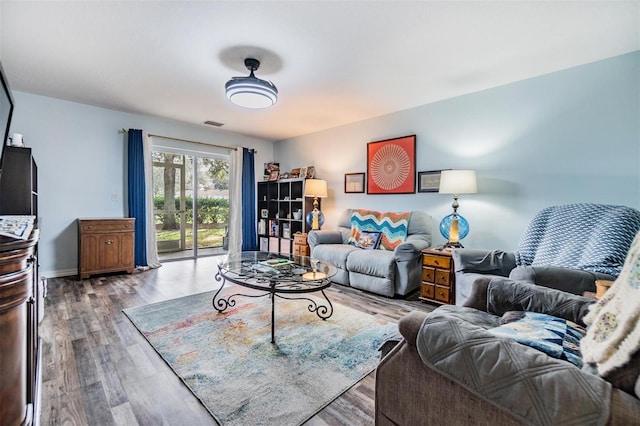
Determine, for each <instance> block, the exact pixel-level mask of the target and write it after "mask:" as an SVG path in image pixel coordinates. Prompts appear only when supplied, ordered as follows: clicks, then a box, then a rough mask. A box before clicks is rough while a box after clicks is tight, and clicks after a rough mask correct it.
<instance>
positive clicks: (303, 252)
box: [293, 232, 309, 256]
mask: <svg viewBox="0 0 640 426" xmlns="http://www.w3.org/2000/svg"><path fill="white" fill-rule="evenodd" d="M293 254H294V256H309V245H308V244H307V234H306V233H304V232H298V233H296V234H293Z"/></svg>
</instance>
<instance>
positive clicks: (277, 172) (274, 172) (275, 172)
mask: <svg viewBox="0 0 640 426" xmlns="http://www.w3.org/2000/svg"><path fill="white" fill-rule="evenodd" d="M278 176H280V170H272V171H271V173H270V174H269V181H274V180H278Z"/></svg>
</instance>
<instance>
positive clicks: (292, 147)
mask: <svg viewBox="0 0 640 426" xmlns="http://www.w3.org/2000/svg"><path fill="white" fill-rule="evenodd" d="M425 72H428V71H425ZM639 80H640V52H634V53H631V54H627V55H622V56H618V57H615V58H611V59H607V60H603V61H599V62H595V63H592V64H587V65H583V66H579V67H575V68H571V69H567V70H564V71H560V72H556V73H552V74H548V75H544V76H540V77H536V78H532V79H528V80H524V81H520V82H516V83H512V84H508V85H505V86H500V87H497V88H493V89H489V90H485V91H482V92H478V93H474V94H470V95H465V96H460V97H456V98H453V99H448V100H444V101H440V102H436V103H432V104H427V105H424V106H421V107H417V108H413V109H409V110H405V111H401V112H398V113H394V114H390V115H385V116H382V117H378V118H374V119H371V120H366V121H362V122H359V123H355V124H350V125H346V126H342V127H339V128H335V129H331V130H327V131H322V132H318V133H314V134H311V135H306V136H302V137H298V138H293V139H289V140H286V141H280V142H276V144H275V158H276V159H277V160H278V161H280V166H281V169H290V168H293V167H300V166H306V165H309V164H311V165H314V166H315V167H316V169H317V172H318V177H320V178H322V179H326V180H327V181H328V186H329V198H326V199H324V200H323V201H322V210H323V211H324V213H325V215H326V217H327V221H326V225H325V228H329V229H330V228H331V227H332V226H335V222H336V219H337V216H338V214H339V213H340V212H341V211H342V210H343V209H344V208H347V207H355V208H370V209H377V210H384V211H389V210H392V211H404V210H424V211H426V212H427V213H429V214H430V215H432V216H433V218H434V226H435V225H437V223H438V222H439V221H440V219H441V218H442V217H443V216H445V215H446V214H448V213H450V211H451V207H450V204H451V201H452V199H451V196H450V195H440V194H437V193H416V194H410V195H366V194H344V190H343V187H344V173H349V172H365V171H366V145H367V142H371V141H376V140H382V139H387V138H392V137H398V136H404V135H409V134H415V135H417V149H416V151H417V161H416V162H417V165H416V166H417V170H418V171H425V170H437V169H449V168H451V169H466V168H471V169H476V170H477V175H478V190H479V193H478V194H473V195H462V196H461V197H460V205H461V207H460V210H459V212H460V213H461V214H462V215H463V216H465V217H466V218H467V219H468V220H469V222H470V225H471V232H470V234H469V236H468V237H467V238H466V239H465V240H463V244H464V245H465V246H466V247H471V248H502V249H505V250H513V249H515V248H516V247H517V244H518V240H519V238H520V235H521V234H522V232H523V230H524V229H525V227H526V225H527V224H528V222H529V220H530V219H531V217H532V216H533V215H534V214H535V212H537V211H538V210H539V209H541V208H543V207H545V206H548V205H553V204H564V203H573V202H596V203H611V204H624V205H628V206H632V207H635V208H639V207H640V171H639V170H640V167H639V165H640V106H639V103H640V83H639ZM437 234H438V235H437V239H436V241H435V243H436V244H440V243H442V242H444V239H443V238H442V237H441V236H440V235H439V233H438V232H437Z"/></svg>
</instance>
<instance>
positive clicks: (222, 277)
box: [212, 252, 335, 343]
mask: <svg viewBox="0 0 640 426" xmlns="http://www.w3.org/2000/svg"><path fill="white" fill-rule="evenodd" d="M261 254H263V253H260V252H255V253H254V254H252V255H249V254H246V255H245V254H244V253H243V254H238V255H236V256H237V257H239V259H234V260H235V261H236V263H235V264H234V263H232V262H231V261H229V262H228V263H224V262H221V263H220V264H219V265H218V272H217V273H216V277H215V279H216V281H220V282H221V285H220V288H219V289H218V291H216V294H215V295H214V296H213V301H212V304H213V307H214V308H215V310H217V311H218V312H224V311H225V310H226V309H227V308H230V307H233V306H235V304H236V297H239V296H242V297H253V298H258V297H265V296H269V298H270V299H271V343H275V298H276V297H279V298H281V299H286V300H305V301H307V302H308V305H307V309H308V310H309V312H315V314H316V315H317V316H318V317H319V318H321V319H323V320H326V319H327V318H329V317H331V315H333V305H332V304H331V301H330V300H329V298H328V297H327V295H326V293H325V292H324V289H326V288H327V287H329V286H330V285H331V281H330V280H329V276H330V275H333V274H327V273H324V274H323V276H324V277H323V278H322V279H318V280H312V281H309V280H308V279H306V278H305V279H303V278H302V275H301V274H297V275H295V276H294V275H292V274H291V273H286V272H285V273H273V274H268V273H264V271H262V272H256V271H254V270H253V269H252V265H251V263H250V262H248V261H247V260H246V259H245V258H244V257H240V256H254V257H259V255H261ZM229 257H231V255H230V256H229ZM253 261H254V262H256V260H255V259H254V260H253ZM238 262H239V263H238ZM314 262H315V265H314V270H315V268H316V267H317V262H316V261H314ZM230 265H233V266H234V267H231V266H230ZM293 266H299V265H293ZM327 271H328V272H333V273H335V271H329V270H328V269H327ZM318 275H320V274H318ZM227 280H228V281H231V282H232V283H235V284H238V285H240V286H243V287H246V288H251V289H253V290H257V291H259V292H262V293H261V294H247V293H234V294H231V295H228V296H226V297H222V296H221V295H220V293H221V292H222V289H223V288H224V284H225V282H226V281H227ZM305 293H320V294H322V297H324V300H326V304H325V303H324V301H321V302H320V303H318V302H317V301H316V300H314V299H312V298H310V297H305V296H304V294H305Z"/></svg>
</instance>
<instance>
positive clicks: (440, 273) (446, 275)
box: [420, 249, 456, 305]
mask: <svg viewBox="0 0 640 426" xmlns="http://www.w3.org/2000/svg"><path fill="white" fill-rule="evenodd" d="M455 284H456V281H455V274H454V269H453V259H452V258H451V251H450V250H436V249H424V250H422V283H421V284H420V299H421V300H425V301H427V302H434V303H441V304H449V305H453V304H455V303H456V297H455V287H456V286H455Z"/></svg>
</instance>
